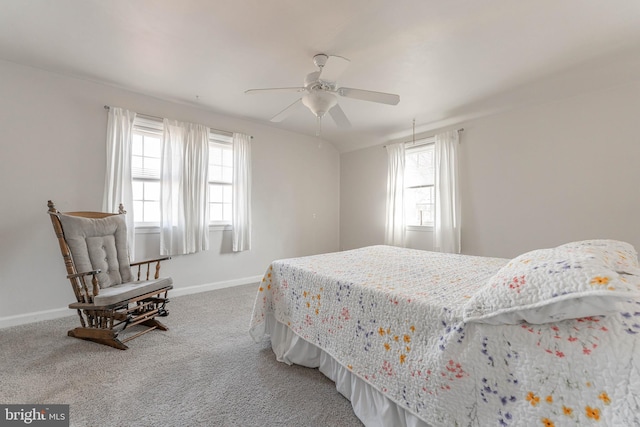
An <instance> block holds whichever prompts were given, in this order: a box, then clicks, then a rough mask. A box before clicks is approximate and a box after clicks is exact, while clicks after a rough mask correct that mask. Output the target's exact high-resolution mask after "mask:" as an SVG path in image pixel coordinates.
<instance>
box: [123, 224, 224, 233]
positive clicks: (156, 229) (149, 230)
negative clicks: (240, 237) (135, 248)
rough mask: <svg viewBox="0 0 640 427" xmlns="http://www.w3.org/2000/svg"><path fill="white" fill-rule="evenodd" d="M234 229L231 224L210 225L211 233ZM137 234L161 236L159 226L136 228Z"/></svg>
mask: <svg viewBox="0 0 640 427" xmlns="http://www.w3.org/2000/svg"><path fill="white" fill-rule="evenodd" d="M231 230H233V227H232V226H231V224H210V225H209V231H210V232H211V231H231ZM135 233H136V234H160V227H159V226H157V225H156V226H153V225H152V226H148V225H147V226H139V227H135Z"/></svg>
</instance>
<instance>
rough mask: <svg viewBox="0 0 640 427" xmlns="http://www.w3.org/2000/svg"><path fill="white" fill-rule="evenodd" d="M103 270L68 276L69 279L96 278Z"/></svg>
mask: <svg viewBox="0 0 640 427" xmlns="http://www.w3.org/2000/svg"><path fill="white" fill-rule="evenodd" d="M101 272H102V270H100V269H98V270H91V271H83V272H82V273H75V274H69V275H67V279H73V278H76V277H82V276H95V275H96V274H98V273H101Z"/></svg>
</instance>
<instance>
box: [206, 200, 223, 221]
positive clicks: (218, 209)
mask: <svg viewBox="0 0 640 427" xmlns="http://www.w3.org/2000/svg"><path fill="white" fill-rule="evenodd" d="M209 212H210V217H211V221H221V220H222V203H211V205H210V208H209Z"/></svg>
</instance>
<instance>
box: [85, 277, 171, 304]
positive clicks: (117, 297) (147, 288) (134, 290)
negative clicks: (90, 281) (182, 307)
mask: <svg viewBox="0 0 640 427" xmlns="http://www.w3.org/2000/svg"><path fill="white" fill-rule="evenodd" d="M167 286H168V287H169V289H171V288H173V280H172V279H171V278H170V277H161V278H159V279H153V280H140V281H138V282H127V283H122V284H119V285H114V286H109V287H108V288H104V289H100V294H99V295H98V296H96V297H94V299H93V303H94V304H95V305H110V304H115V303H118V302H122V301H126V300H128V299H131V298H135V297H139V296H140V295H144V294H146V293H149V292H153V291H158V290H160V289H163V288H166V287H167Z"/></svg>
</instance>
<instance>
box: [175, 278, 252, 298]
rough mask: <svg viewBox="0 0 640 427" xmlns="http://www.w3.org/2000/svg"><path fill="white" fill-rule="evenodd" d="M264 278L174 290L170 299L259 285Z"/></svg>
mask: <svg viewBox="0 0 640 427" xmlns="http://www.w3.org/2000/svg"><path fill="white" fill-rule="evenodd" d="M262 277H263V276H252V277H243V278H241V279H234V280H226V281H224V282H214V283H204V284H202V285H195V286H187V287H186V288H178V289H176V288H173V289H172V290H171V293H170V295H171V296H170V297H169V298H171V297H181V296H183V295H191V294H197V293H200V292H207V291H214V290H216V289H223V288H231V287H233V286H242V285H249V284H251V283H255V284H256V285H257V284H258V283H261V282H262ZM257 291H258V288H257V287H256V292H257Z"/></svg>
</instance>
